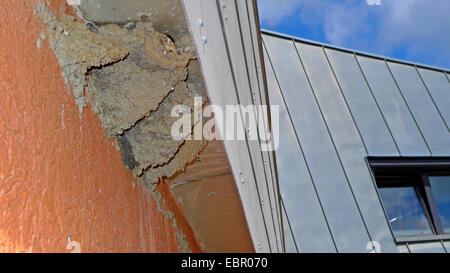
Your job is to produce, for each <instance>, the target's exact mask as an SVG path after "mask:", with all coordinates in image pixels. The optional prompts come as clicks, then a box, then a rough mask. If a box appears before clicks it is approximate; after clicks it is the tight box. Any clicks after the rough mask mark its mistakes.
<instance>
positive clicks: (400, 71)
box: [388, 62, 450, 156]
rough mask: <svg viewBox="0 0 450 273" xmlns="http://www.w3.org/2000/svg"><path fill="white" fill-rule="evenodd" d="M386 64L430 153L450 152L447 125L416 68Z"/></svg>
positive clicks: (438, 154)
mask: <svg viewBox="0 0 450 273" xmlns="http://www.w3.org/2000/svg"><path fill="white" fill-rule="evenodd" d="M388 65H389V67H390V70H391V71H392V74H393V76H394V78H395V81H396V83H397V84H398V87H399V89H400V91H401V93H402V95H403V97H404V99H405V102H406V103H407V104H408V107H409V109H410V111H411V113H412V115H413V117H414V119H415V121H416V122H417V125H418V127H419V129H420V131H421V133H422V135H423V136H424V138H425V140H426V142H427V144H428V147H429V148H430V150H431V153H432V155H433V156H445V155H448V154H450V134H449V131H448V127H447V126H446V124H445V122H444V120H443V119H442V117H441V115H440V114H439V112H438V110H437V109H436V107H435V105H434V103H433V101H432V99H431V97H430V95H429V94H428V92H427V89H426V88H425V86H424V85H423V82H422V81H421V79H420V77H419V74H418V73H417V70H416V68H415V67H413V66H409V65H403V64H398V63H392V62H388ZM449 106H450V105H449Z"/></svg>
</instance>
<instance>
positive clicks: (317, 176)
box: [264, 36, 370, 252]
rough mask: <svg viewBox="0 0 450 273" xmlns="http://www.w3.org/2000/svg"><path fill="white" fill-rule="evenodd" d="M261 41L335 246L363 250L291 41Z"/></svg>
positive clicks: (363, 236) (364, 238)
mask: <svg viewBox="0 0 450 273" xmlns="http://www.w3.org/2000/svg"><path fill="white" fill-rule="evenodd" d="M264 42H265V44H266V46H267V50H268V54H269V57H270V59H271V61H272V64H273V66H274V69H275V71H276V76H277V77H278V79H279V84H280V88H281V91H282V92H283V96H284V97H285V102H286V106H287V109H288V111H289V112H290V113H291V117H292V120H293V124H294V127H295V129H296V131H297V134H298V138H299V142H300V145H301V148H302V149H303V152H304V154H305V159H306V162H307V164H308V166H309V170H310V173H311V175H312V180H313V182H314V183H315V185H316V188H317V191H318V194H319V199H320V200H321V202H322V204H323V207H324V211H325V215H326V219H327V220H328V223H329V226H330V228H331V233H332V236H333V238H334V240H335V243H336V245H337V249H338V251H340V252H364V251H366V250H367V249H366V244H367V242H369V241H370V240H369V236H368V234H367V231H366V229H365V227H364V223H363V221H362V218H361V215H360V214H359V213H358V209H357V205H356V204H355V202H354V199H353V196H352V193H351V190H350V189H349V187H348V183H347V180H346V176H345V174H344V171H343V170H342V167H341V164H340V162H339V158H338V156H337V153H336V150H335V148H334V146H333V143H332V141H331V138H330V136H329V134H328V131H327V127H326V125H325V123H324V120H323V118H322V116H321V113H320V110H319V108H318V107H317V104H316V101H315V99H314V96H313V93H312V90H311V89H310V87H309V84H308V80H307V78H306V75H305V72H304V70H303V68H302V65H301V63H300V60H299V59H298V56H297V53H296V50H295V47H294V44H293V43H292V42H289V41H287V40H280V39H274V38H272V37H269V36H265V37H264ZM279 52H283V54H279ZM324 166H326V167H324Z"/></svg>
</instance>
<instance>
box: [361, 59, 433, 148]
mask: <svg viewBox="0 0 450 273" xmlns="http://www.w3.org/2000/svg"><path fill="white" fill-rule="evenodd" d="M357 59H358V61H359V64H360V66H361V69H362V71H363V74H364V75H365V77H366V79H367V81H368V83H369V86H370V88H371V90H372V92H373V94H374V97H375V99H376V101H377V103H378V105H379V106H380V109H381V111H382V113H383V115H384V117H385V118H386V122H387V123H388V126H389V128H390V129H391V132H392V134H393V136H394V139H395V142H396V143H397V145H398V147H399V150H400V154H401V155H402V156H430V155H431V153H430V150H429V149H428V147H427V144H426V143H425V141H424V138H423V136H422V134H421V132H420V131H419V130H418V127H417V125H416V123H415V121H414V120H413V117H412V116H411V114H410V112H409V110H408V108H407V105H405V103H404V101H403V99H402V97H401V95H400V92H399V90H398V88H397V86H396V84H395V82H394V80H393V78H392V75H391V74H390V72H389V70H388V67H387V64H386V63H385V62H384V61H381V60H377V59H373V58H368V57H361V56H358V57H357Z"/></svg>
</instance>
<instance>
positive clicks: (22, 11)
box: [0, 0, 200, 252]
mask: <svg viewBox="0 0 450 273" xmlns="http://www.w3.org/2000/svg"><path fill="white" fill-rule="evenodd" d="M49 4H50V5H49V6H48V7H47V6H40V12H38V9H37V5H38V1H23V2H21V3H20V4H18V3H17V1H12V0H8V1H4V2H2V6H1V7H0V44H1V45H2V46H1V47H0V104H1V105H0V211H1V214H0V251H2V252H3V251H8V252H68V251H70V250H75V251H76V250H80V251H81V252H102V251H108V252H123V251H130V252H177V251H181V252H189V251H193V252H198V251H200V248H199V246H198V243H197V241H196V240H195V238H194V236H193V233H192V230H191V229H190V227H189V225H188V224H187V222H186V220H185V219H184V217H183V215H182V212H181V209H180V207H179V206H178V204H177V202H176V200H175V198H174V196H173V195H172V192H171V190H170V186H169V185H168V182H167V181H162V182H160V183H159V185H158V187H157V188H156V189H155V190H150V189H149V187H147V186H145V185H144V184H143V183H142V181H140V180H139V179H137V178H135V177H133V174H132V173H133V172H132V171H135V167H136V166H140V167H139V168H140V169H141V171H135V175H137V174H139V173H141V175H142V174H144V171H146V170H148V169H149V168H154V167H155V166H154V165H152V164H153V162H152V163H150V164H148V163H145V162H146V160H147V159H144V158H142V157H141V156H138V155H137V154H138V153H135V152H134V151H133V150H132V145H131V144H130V145H128V144H126V145H124V144H123V143H125V141H118V142H117V141H115V139H116V137H117V136H120V137H123V138H126V140H127V142H128V143H132V142H133V141H134V138H133V137H134V136H135V135H133V134H131V133H130V137H127V136H126V135H125V133H127V132H131V131H130V130H131V129H133V128H137V127H136V126H137V124H138V123H139V122H142V121H145V120H146V119H147V118H150V117H152V114H151V113H156V112H157V111H158V110H159V109H163V108H159V107H158V106H160V105H161V100H164V99H168V98H169V97H170V96H171V95H172V96H174V98H173V100H174V101H177V99H178V98H177V96H176V92H174V91H177V90H180V92H189V91H191V92H195V90H189V87H188V85H189V81H188V78H189V77H188V74H189V72H188V70H189V66H190V64H191V62H190V60H191V57H186V58H184V57H183V56H182V57H180V56H179V55H180V54H179V52H176V50H177V48H176V46H175V45H173V42H171V41H168V40H167V39H166V37H165V36H161V34H158V33H156V32H154V31H152V30H151V29H149V30H147V31H149V32H151V33H152V34H153V35H154V36H153V38H154V37H157V39H159V38H160V40H162V41H167V44H164V43H163V44H158V45H160V46H162V47H164V48H166V47H167V48H168V49H167V50H166V52H165V53H164V50H163V51H162V53H163V55H164V54H166V55H168V54H169V55H170V54H172V53H176V54H178V55H174V56H173V57H174V60H173V62H172V61H168V62H167V63H163V65H167V66H166V67H165V68H167V70H170V71H172V72H171V73H168V74H170V76H168V74H167V75H166V76H167V77H168V79H167V81H166V82H167V84H168V85H167V86H169V85H170V88H169V90H168V92H167V90H166V89H165V88H161V93H160V94H152V96H153V95H155V98H152V99H151V100H133V101H134V102H137V103H142V105H141V104H137V105H136V106H135V107H134V109H138V111H136V112H134V113H130V115H129V116H128V115H123V114H122V113H121V114H119V117H120V119H115V120H114V122H112V123H111V122H109V121H110V118H111V116H114V115H115V114H116V113H117V112H115V111H112V110H117V111H121V110H123V109H121V108H120V106H121V105H120V103H119V100H114V101H111V100H108V98H110V97H108V96H104V94H103V93H102V92H104V91H105V89H104V87H105V85H104V84H102V83H101V82H102V81H106V82H109V81H108V79H110V78H114V77H115V75H117V73H118V72H117V71H115V70H116V69H117V67H116V66H128V67H132V66H138V67H140V69H139V71H141V72H142V73H143V74H146V76H148V77H150V78H152V77H153V76H154V75H153V74H152V73H158V72H155V71H154V70H155V69H154V68H155V67H156V66H152V65H154V63H152V60H150V61H148V60H146V59H143V58H138V57H137V56H138V55H139V54H142V51H145V50H146V47H145V46H144V44H145V43H142V44H141V45H139V46H138V45H137V44H131V45H130V44H127V43H126V42H123V41H122V40H121V39H120V35H117V33H118V32H119V33H122V34H123V35H131V36H127V37H135V36H136V37H137V36H138V35H140V34H139V32H140V31H146V30H145V27H143V26H139V25H138V24H136V25H134V26H133V25H128V26H113V25H111V26H108V27H106V28H103V27H98V26H90V25H85V24H83V23H80V24H77V23H75V21H74V17H70V16H69V15H64V14H63V13H61V11H60V8H61V7H64V6H65V1H62V0H51V1H49ZM43 8H45V10H44V9H43ZM42 12H44V13H45V12H47V13H45V14H43V13H42ZM66 13H70V10H68V11H66ZM43 15H44V17H43ZM53 15H54V16H53ZM46 16H47V17H46ZM49 26H50V27H49ZM53 27H55V28H53ZM127 28H132V29H133V30H134V31H131V30H129V29H127ZM86 31H87V32H86ZM111 32H113V33H114V34H113V35H110V33H111ZM130 32H131V33H133V34H130ZM97 35H103V37H102V39H97V38H96V37H98V36H97ZM133 35H135V36H133ZM86 37H88V38H87V39H86ZM117 37H119V38H117ZM127 39H128V38H127ZM127 39H126V40H127ZM136 39H137V40H139V39H138V38H136ZM144 40H145V39H144ZM160 40H159V41H160ZM139 41H141V42H142V40H139ZM152 41H155V40H152ZM73 43H75V44H76V46H74V45H73ZM171 43H172V44H171ZM134 46H136V47H134ZM85 47H88V48H90V49H91V50H88V51H86V50H85ZM151 48H154V47H151ZM66 49H70V50H66ZM170 50H172V51H170ZM173 50H175V52H174V51H173ZM133 58H134V59H133ZM180 59H181V60H180ZM133 60H134V61H133ZM166 60H167V59H164V61H166ZM164 61H163V62H164ZM184 62H186V63H184ZM179 63H183V65H179V69H178V70H177V69H172V68H173V67H171V65H172V64H175V66H177V65H178V64H179ZM103 68H108V69H107V70H103ZM119 70H120V69H119ZM173 71H175V72H173ZM115 73H116V74H115ZM94 74H95V75H94ZM119 74H120V73H119ZM155 77H156V76H155ZM131 80H132V79H131ZM89 82H92V83H93V84H92V85H90V86H89ZM155 84H160V82H159V83H155ZM86 85H87V86H88V88H87V91H88V92H87V94H86V93H85V92H84V90H85V87H86ZM136 86H137V87H139V84H136ZM172 87H173V88H172ZM137 89H138V88H137ZM191 89H192V88H191ZM111 90H112V92H114V91H115V90H114V88H112V89H111ZM133 90H136V89H133ZM186 90H187V91H186ZM67 91H70V92H71V93H72V94H69V93H68V92H67ZM127 94H129V93H127ZM174 94H175V95H174ZM130 96H136V97H137V98H138V99H140V98H141V96H142V94H139V92H137V93H135V94H131V95H130ZM158 100H159V101H158ZM149 101H152V103H149V104H145V103H146V102H149ZM114 103H119V104H118V105H114ZM111 104H112V105H113V106H114V107H111ZM144 104H145V105H144ZM116 106H117V107H116ZM94 112H95V113H94ZM80 115H81V116H80ZM80 117H82V119H80ZM143 124H144V123H143ZM141 127H142V128H141V129H140V130H149V129H146V128H145V126H144V125H142V126H141ZM120 143H122V145H120ZM112 144H114V145H112ZM177 145H179V146H178V149H177V152H176V154H182V153H180V151H181V150H182V149H181V148H180V147H187V145H182V143H181V144H180V143H177ZM125 146H126V147H125ZM119 147H122V151H124V150H126V151H127V153H122V154H121V152H120V151H118V148H119ZM187 148H189V147H187ZM127 149H128V150H127ZM197 149H200V148H199V147H196V148H195V150H196V151H197ZM171 152H172V151H171ZM171 152H170V153H171ZM188 154H189V155H190V156H191V155H192V153H188ZM124 155H125V156H124ZM122 157H123V158H127V160H128V159H129V160H130V162H133V160H134V162H136V164H134V163H133V164H127V166H128V167H129V168H130V169H131V170H127V169H126V168H125V166H124V162H123V161H122ZM174 158H176V157H175V156H174V155H172V156H171V160H168V161H165V163H164V164H163V165H164V166H169V165H171V164H173V165H176V164H179V163H177V162H178V161H177V160H174ZM131 159H133V160H131ZM154 161H155V162H158V163H161V162H160V161H158V160H154ZM181 165H182V164H179V165H177V166H181ZM142 166H143V167H142ZM160 171H161V170H160ZM145 173H146V174H147V175H148V176H151V178H150V180H149V181H150V184H151V183H153V182H154V181H155V177H157V178H159V177H164V174H165V173H167V172H165V171H163V172H162V174H161V175H160V174H155V175H153V172H145ZM153 188H154V187H153ZM78 246H79V247H80V249H77V247H78ZM66 248H69V250H68V249H66Z"/></svg>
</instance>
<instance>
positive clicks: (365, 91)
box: [325, 49, 399, 156]
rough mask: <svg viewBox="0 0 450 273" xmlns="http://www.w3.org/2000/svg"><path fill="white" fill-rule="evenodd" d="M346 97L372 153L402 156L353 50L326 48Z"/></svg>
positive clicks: (373, 154) (372, 154) (369, 151)
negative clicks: (345, 51) (350, 52)
mask: <svg viewBox="0 0 450 273" xmlns="http://www.w3.org/2000/svg"><path fill="white" fill-rule="evenodd" d="M325 51H326V54H327V56H328V58H329V60H330V63H331V65H332V67H333V70H334V73H335V75H336V78H337V80H338V82H339V85H340V87H341V89H342V93H343V95H344V98H345V100H346V101H347V104H348V107H349V109H350V111H351V113H352V116H353V118H354V120H355V122H356V125H357V126H358V128H359V131H360V133H361V136H362V139H363V141H364V143H365V146H366V147H367V150H368V153H369V155H371V156H398V155H399V153H398V149H397V146H396V144H395V142H394V139H393V138H392V135H391V132H390V131H389V128H388V127H387V125H386V122H385V120H384V118H383V116H382V114H381V111H380V109H379V108H378V106H377V104H376V102H375V100H374V98H373V96H372V93H371V91H370V90H369V87H368V85H367V82H366V80H365V79H364V76H363V75H362V73H361V70H360V68H359V66H358V63H357V62H356V60H355V56H354V55H353V54H349V53H344V52H342V51H339V50H335V49H325Z"/></svg>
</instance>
